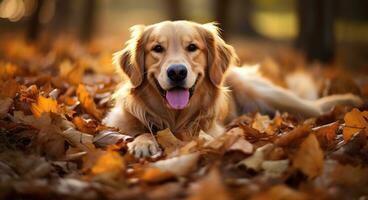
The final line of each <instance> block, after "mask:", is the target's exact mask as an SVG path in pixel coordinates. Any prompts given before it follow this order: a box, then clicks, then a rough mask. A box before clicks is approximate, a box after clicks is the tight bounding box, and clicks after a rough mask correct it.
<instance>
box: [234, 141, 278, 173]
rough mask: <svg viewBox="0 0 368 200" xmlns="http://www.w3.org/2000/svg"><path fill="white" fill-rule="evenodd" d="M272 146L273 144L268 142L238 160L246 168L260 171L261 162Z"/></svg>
mask: <svg viewBox="0 0 368 200" xmlns="http://www.w3.org/2000/svg"><path fill="white" fill-rule="evenodd" d="M273 148H274V145H273V144H271V143H269V144H266V145H264V146H262V147H260V148H258V149H256V151H255V152H254V154H253V155H252V156H250V157H248V158H246V159H244V160H242V161H240V162H239V164H240V165H244V166H245V167H247V168H248V169H253V170H255V171H260V170H261V169H262V163H263V162H264V160H265V158H266V156H267V154H268V153H270V152H271V150H272V149H273Z"/></svg>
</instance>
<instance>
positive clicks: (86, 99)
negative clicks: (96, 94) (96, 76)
mask: <svg viewBox="0 0 368 200" xmlns="http://www.w3.org/2000/svg"><path fill="white" fill-rule="evenodd" d="M77 96H78V99H79V101H80V102H81V106H82V107H83V109H84V110H85V111H86V112H87V113H88V114H90V115H92V116H94V117H95V118H97V119H99V120H101V119H102V115H103V113H102V111H101V110H99V109H98V108H97V106H96V104H95V102H94V101H93V98H92V97H91V95H90V94H89V93H88V91H87V89H86V87H85V86H84V85H82V84H79V85H78V88H77Z"/></svg>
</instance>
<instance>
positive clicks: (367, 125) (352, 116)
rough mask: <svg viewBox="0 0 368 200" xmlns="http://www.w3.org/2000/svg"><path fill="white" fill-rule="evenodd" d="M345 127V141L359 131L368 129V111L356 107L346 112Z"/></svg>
mask: <svg viewBox="0 0 368 200" xmlns="http://www.w3.org/2000/svg"><path fill="white" fill-rule="evenodd" d="M344 121H345V127H344V129H343V136H344V141H345V142H347V141H348V140H350V138H351V137H352V136H353V135H354V134H355V133H357V132H359V131H361V130H363V129H366V131H368V111H364V112H361V111H360V110H358V109H356V108H354V109H353V110H352V111H351V112H348V113H346V114H345V117H344Z"/></svg>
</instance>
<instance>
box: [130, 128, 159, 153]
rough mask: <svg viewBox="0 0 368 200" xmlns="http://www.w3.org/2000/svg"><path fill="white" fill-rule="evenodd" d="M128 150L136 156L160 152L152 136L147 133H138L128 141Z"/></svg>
mask: <svg viewBox="0 0 368 200" xmlns="http://www.w3.org/2000/svg"><path fill="white" fill-rule="evenodd" d="M128 150H129V153H131V154H132V155H134V156H135V157H136V158H144V157H150V156H153V155H156V154H158V153H160V152H161V150H160V148H159V147H158V146H157V144H156V142H155V141H154V138H152V135H150V134H149V133H145V134H142V135H139V136H138V137H136V138H135V139H134V140H133V141H132V142H130V143H128Z"/></svg>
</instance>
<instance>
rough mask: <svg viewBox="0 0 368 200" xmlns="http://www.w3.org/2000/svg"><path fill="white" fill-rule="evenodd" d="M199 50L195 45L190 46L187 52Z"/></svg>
mask: <svg viewBox="0 0 368 200" xmlns="http://www.w3.org/2000/svg"><path fill="white" fill-rule="evenodd" d="M197 49H198V47H197V45H195V44H190V45H188V46H187V51H189V52H194V51H197Z"/></svg>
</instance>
